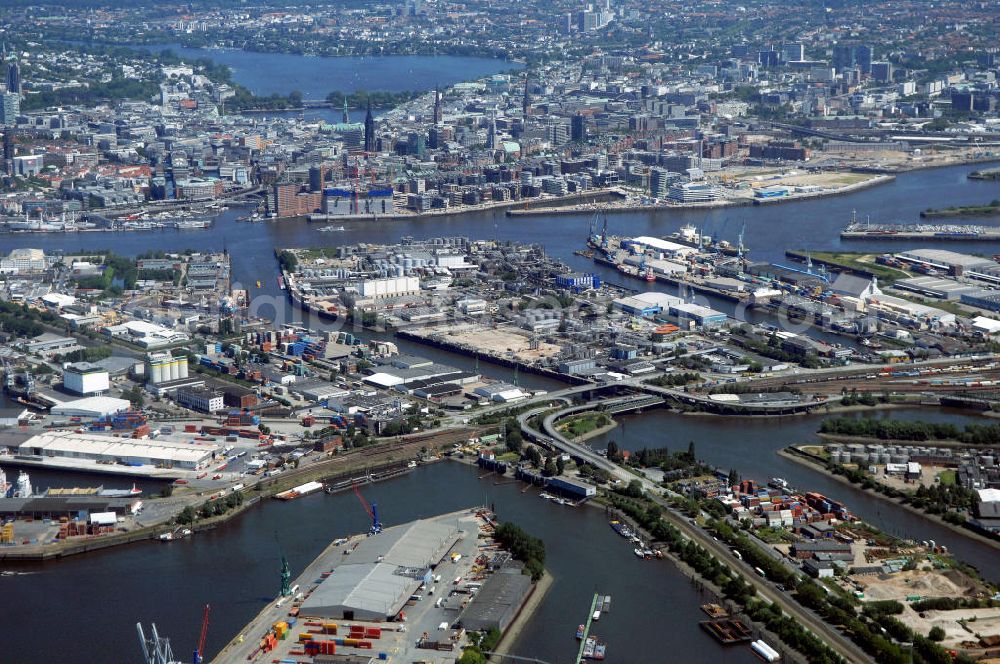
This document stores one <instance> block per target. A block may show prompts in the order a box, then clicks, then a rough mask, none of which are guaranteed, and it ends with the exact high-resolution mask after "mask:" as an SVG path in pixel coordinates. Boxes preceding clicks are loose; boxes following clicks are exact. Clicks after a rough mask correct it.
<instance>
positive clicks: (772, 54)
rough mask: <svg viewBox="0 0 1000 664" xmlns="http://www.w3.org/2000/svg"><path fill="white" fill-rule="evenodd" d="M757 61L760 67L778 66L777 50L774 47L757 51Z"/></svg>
mask: <svg viewBox="0 0 1000 664" xmlns="http://www.w3.org/2000/svg"><path fill="white" fill-rule="evenodd" d="M757 62H758V63H759V64H760V66H761V67H777V66H778V52H777V51H775V50H774V49H768V50H766V51H758V52H757Z"/></svg>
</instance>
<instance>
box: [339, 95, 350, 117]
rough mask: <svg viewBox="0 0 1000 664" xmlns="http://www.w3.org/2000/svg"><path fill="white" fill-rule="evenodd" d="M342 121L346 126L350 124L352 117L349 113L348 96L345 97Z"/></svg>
mask: <svg viewBox="0 0 1000 664" xmlns="http://www.w3.org/2000/svg"><path fill="white" fill-rule="evenodd" d="M340 121H341V122H343V123H344V124H350V122H351V116H350V114H349V113H348V112H347V95H344V113H343V114H342V115H341V116H340Z"/></svg>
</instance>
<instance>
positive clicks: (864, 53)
mask: <svg viewBox="0 0 1000 664" xmlns="http://www.w3.org/2000/svg"><path fill="white" fill-rule="evenodd" d="M854 52H855V60H856V61H857V65H858V67H860V68H861V73H862V74H870V73H871V71H872V60H874V59H875V49H874V48H872V46H871V45H870V44H860V45H859V46H858V47H857V48H855V50H854Z"/></svg>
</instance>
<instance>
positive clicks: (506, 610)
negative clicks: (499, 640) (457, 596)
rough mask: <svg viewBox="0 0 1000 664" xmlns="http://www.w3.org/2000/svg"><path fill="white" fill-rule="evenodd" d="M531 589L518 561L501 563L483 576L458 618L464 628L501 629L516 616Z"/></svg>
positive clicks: (505, 627)
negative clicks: (481, 583)
mask: <svg viewBox="0 0 1000 664" xmlns="http://www.w3.org/2000/svg"><path fill="white" fill-rule="evenodd" d="M530 590H531V577H529V576H527V575H525V574H522V572H521V567H520V565H513V566H510V567H504V568H502V569H501V570H499V571H498V572H497V573H496V574H493V575H492V576H490V577H489V578H488V579H486V582H485V583H484V584H483V587H482V589H480V591H479V592H478V593H476V596H475V597H474V598H473V599H472V601H471V602H470V603H469V606H467V607H466V609H465V611H464V612H463V613H462V617H461V618H460V619H459V622H460V623H461V625H462V627H463V628H465V629H467V630H472V631H478V630H491V629H498V630H500V631H501V632H503V631H505V630H506V629H507V627H508V626H510V623H511V622H512V621H513V620H514V617H515V616H517V612H518V610H519V609H520V608H521V604H522V603H523V602H524V598H525V597H526V596H527V594H528V593H529V592H530Z"/></svg>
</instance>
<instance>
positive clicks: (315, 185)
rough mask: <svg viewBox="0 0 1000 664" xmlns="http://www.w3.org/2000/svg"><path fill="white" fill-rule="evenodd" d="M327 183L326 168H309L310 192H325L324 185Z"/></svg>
mask: <svg viewBox="0 0 1000 664" xmlns="http://www.w3.org/2000/svg"><path fill="white" fill-rule="evenodd" d="M325 181H326V167H324V166H310V167H309V191H313V192H315V191H323V183H324V182H325Z"/></svg>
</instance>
